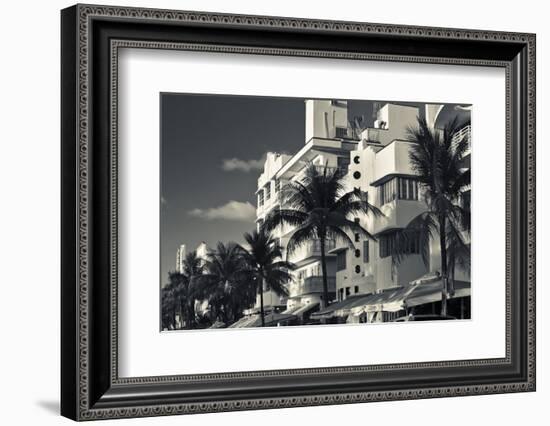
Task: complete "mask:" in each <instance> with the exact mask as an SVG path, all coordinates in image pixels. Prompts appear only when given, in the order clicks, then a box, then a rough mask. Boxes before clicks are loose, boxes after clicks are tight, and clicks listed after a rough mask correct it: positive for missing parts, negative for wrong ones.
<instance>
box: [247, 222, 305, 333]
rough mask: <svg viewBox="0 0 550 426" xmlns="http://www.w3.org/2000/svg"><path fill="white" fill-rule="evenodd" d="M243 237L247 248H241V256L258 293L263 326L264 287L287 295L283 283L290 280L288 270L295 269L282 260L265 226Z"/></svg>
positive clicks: (280, 248) (277, 246)
mask: <svg viewBox="0 0 550 426" xmlns="http://www.w3.org/2000/svg"><path fill="white" fill-rule="evenodd" d="M244 239H245V241H246V242H247V244H248V246H249V248H248V250H247V249H244V248H243V249H242V250H243V256H244V259H245V261H246V263H247V266H248V268H249V271H250V273H251V276H252V278H253V282H254V286H255V287H256V288H255V291H256V292H257V293H258V294H259V295H260V315H261V318H262V327H264V326H265V313H264V289H265V288H268V289H270V290H273V291H274V292H275V293H276V294H277V295H279V296H288V289H287V288H286V286H285V284H286V283H288V282H290V281H291V280H292V276H291V275H290V273H289V272H288V271H289V270H293V269H295V265H294V264H293V263H290V262H286V261H283V260H282V257H283V250H282V247H281V245H280V244H279V242H278V241H276V240H275V239H274V238H273V237H272V236H271V234H270V233H269V232H268V231H266V229H265V228H263V227H261V228H260V230H259V231H258V230H255V231H253V232H251V233H245V234H244Z"/></svg>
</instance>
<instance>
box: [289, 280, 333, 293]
mask: <svg viewBox="0 0 550 426" xmlns="http://www.w3.org/2000/svg"><path fill="white" fill-rule="evenodd" d="M327 284H328V291H329V293H334V292H335V291H336V278H335V277H327ZM289 293H290V296H291V297H296V296H301V295H305V294H312V293H323V277H322V276H320V275H314V276H311V277H306V278H303V279H299V280H297V281H295V282H293V283H292V284H290V286H289Z"/></svg>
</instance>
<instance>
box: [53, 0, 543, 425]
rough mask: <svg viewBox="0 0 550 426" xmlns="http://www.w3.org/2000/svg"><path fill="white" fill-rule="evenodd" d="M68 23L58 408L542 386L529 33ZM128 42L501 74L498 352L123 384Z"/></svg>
mask: <svg viewBox="0 0 550 426" xmlns="http://www.w3.org/2000/svg"><path fill="white" fill-rule="evenodd" d="M61 29H62V31H61V51H62V75H61V81H62V93H61V100H62V122H61V130H62V131H61V134H62V152H61V156H62V185H61V187H62V188H61V189H62V218H61V220H62V283H61V320H62V328H61V336H62V351H61V352H62V357H61V366H62V374H61V385H62V388H61V413H62V415H64V416H66V417H69V418H71V419H74V420H93V419H105V418H123V417H141V416H160V415H170V414H188V413H206V412H219V411H230V410H249V409H267V408H281V407H295V406H309V405H324V404H346V403H356V402H370V401H384V400H401V399H416V398H435V397H445V396H465V395H478V394H490V393H505V392H524V391H534V390H535V45H536V38H535V35H534V34H523V33H509V32H494V31H479V30H464V29H449V28H432V27H414V26H403V25H387V24H369V23H359V22H335V21H321V20H307V19H294V18H279V17H264V16H243V15H227V14H216V13H203V12H185V11H170V10H156V9H138V8H128V7H106V6H96V5H76V6H73V7H70V8H67V9H64V10H63V11H62V13H61ZM124 47H132V48H138V49H139V48H144V49H164V50H192V51H198V52H225V53H238V54H259V55H272V56H300V57H315V58H331V59H353V60H369V61H389V62H403V63H427V64H449V65H478V66H488V67H498V68H502V69H504V70H505V73H506V116H507V117H506V162H507V164H506V205H507V212H506V230H505V231H504V230H503V232H506V241H507V247H506V342H505V346H506V356H505V357H503V358H494V359H477V360H457V361H441V362H421V363H405V364H381V365H365V366H326V367H323V368H307V369H291V370H288V369H287V370H268V371H252V372H239V373H235V372H227V373H216V374H200V375H173V376H155V377H131V378H127V377H125V378H121V377H119V374H118V362H119V360H118V322H117V304H118V298H117V256H118V252H117V250H118V244H117V232H118V219H117V201H118V188H117V178H118V175H117V116H118V115H117V114H118V110H117V105H118V104H117V88H118V83H119V80H118V79H119V76H118V74H117V71H118V51H119V49H120V48H124ZM182 338H185V337H184V336H182Z"/></svg>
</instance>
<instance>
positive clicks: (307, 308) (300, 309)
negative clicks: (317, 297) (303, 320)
mask: <svg viewBox="0 0 550 426" xmlns="http://www.w3.org/2000/svg"><path fill="white" fill-rule="evenodd" d="M318 306H319V302H317V303H306V304H305V305H303V306H299V307H298V309H296V310H295V311H294V312H292V313H293V314H294V315H297V316H300V315H304V314H305V313H307V312H309V311H311V310H312V309H315V308H316V307H318Z"/></svg>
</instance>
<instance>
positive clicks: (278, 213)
mask: <svg viewBox="0 0 550 426" xmlns="http://www.w3.org/2000/svg"><path fill="white" fill-rule="evenodd" d="M282 196H283V205H285V206H288V207H286V208H281V209H278V210H274V211H272V212H271V213H270V214H269V215H268V216H267V217H266V220H265V223H264V226H265V227H266V229H267V230H269V231H271V230H272V229H274V228H276V227H277V226H283V225H289V226H292V227H294V228H295V229H294V231H293V232H292V235H291V237H290V239H289V241H288V244H287V247H286V249H287V256H288V255H291V254H292V253H293V252H294V251H295V250H296V249H297V248H298V247H300V246H302V245H304V244H307V243H308V242H311V241H312V240H313V239H318V240H319V243H320V249H321V250H320V251H321V268H322V273H323V300H322V305H323V307H326V306H328V305H329V299H328V297H329V296H328V278H327V261H326V242H327V240H328V239H336V238H338V239H341V240H343V241H344V242H345V243H346V244H347V245H349V246H350V247H352V248H353V246H354V245H353V241H352V240H351V238H350V237H349V235H348V233H351V232H353V233H358V234H362V235H363V236H365V237H367V238H370V239H373V240H374V239H375V238H374V237H373V236H372V235H371V234H370V233H369V232H368V231H367V230H366V229H364V228H363V227H362V226H361V225H360V224H359V223H356V222H354V221H353V220H350V217H351V216H356V215H359V214H370V213H372V214H375V215H379V214H381V213H380V210H378V209H377V208H376V207H374V206H373V205H371V204H369V202H368V197H367V193H366V192H363V191H361V190H359V189H354V190H353V191H350V192H346V191H345V186H344V174H343V173H342V172H341V171H340V170H339V169H336V168H329V167H328V166H327V165H325V166H324V167H323V166H321V167H319V166H315V165H314V164H312V163H310V164H308V165H307V166H306V169H305V174H304V177H303V178H302V179H301V180H300V181H291V182H288V183H287V184H286V185H285V187H284V189H283V191H282Z"/></svg>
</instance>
